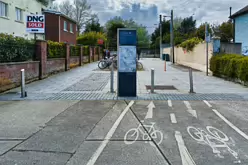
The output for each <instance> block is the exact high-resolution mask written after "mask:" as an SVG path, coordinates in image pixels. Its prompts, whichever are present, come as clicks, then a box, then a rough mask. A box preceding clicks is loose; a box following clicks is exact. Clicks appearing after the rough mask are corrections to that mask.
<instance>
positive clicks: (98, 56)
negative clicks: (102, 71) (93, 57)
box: [98, 46, 101, 61]
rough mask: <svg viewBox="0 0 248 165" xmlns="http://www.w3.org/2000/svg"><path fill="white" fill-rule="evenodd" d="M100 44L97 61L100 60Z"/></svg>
mask: <svg viewBox="0 0 248 165" xmlns="http://www.w3.org/2000/svg"><path fill="white" fill-rule="evenodd" d="M100 50H101V49H100V46H99V47H98V61H100Z"/></svg>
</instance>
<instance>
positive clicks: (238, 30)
mask: <svg viewBox="0 0 248 165" xmlns="http://www.w3.org/2000/svg"><path fill="white" fill-rule="evenodd" d="M247 27H248V14H245V15H242V16H239V17H237V18H235V42H237V43H239V42H240V43H242V53H243V54H245V55H248V28H247Z"/></svg>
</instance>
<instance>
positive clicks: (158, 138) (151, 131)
mask: <svg viewBox="0 0 248 165" xmlns="http://www.w3.org/2000/svg"><path fill="white" fill-rule="evenodd" d="M154 125H155V123H153V122H151V124H150V125H143V126H144V127H145V129H146V130H147V132H148V133H147V132H146V131H144V130H143V129H142V128H143V127H142V125H141V124H139V126H138V128H132V129H130V130H128V131H127V133H126V134H125V136H124V143H125V144H133V143H134V142H135V141H136V140H137V139H138V138H139V134H140V133H141V135H142V140H144V141H146V142H147V141H149V143H150V145H152V146H155V145H154V144H153V142H152V141H151V140H152V139H153V140H155V142H156V143H157V145H159V144H160V143H161V142H162V141H163V133H162V132H161V131H158V130H155V128H154ZM149 135H150V136H149ZM151 138H152V139H151ZM128 139H130V140H128Z"/></svg>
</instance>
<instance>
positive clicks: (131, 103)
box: [87, 101, 134, 165]
mask: <svg viewBox="0 0 248 165" xmlns="http://www.w3.org/2000/svg"><path fill="white" fill-rule="evenodd" d="M133 103H134V101H130V103H129V104H128V106H127V107H126V108H125V109H124V111H123V112H122V113H121V114H120V116H119V117H118V119H117V120H116V121H115V123H114V125H113V126H112V128H111V129H110V130H109V132H108V134H107V135H106V137H105V139H104V140H103V141H102V143H101V145H100V146H99V147H98V148H97V150H96V152H95V153H94V154H93V155H92V156H91V158H90V160H89V161H88V163H87V165H94V164H95V162H96V160H97V159H98V157H99V156H100V155H101V153H102V151H103V150H104V148H105V147H106V145H107V144H108V142H109V140H110V139H111V137H112V136H113V134H114V132H115V130H116V129H117V127H118V126H119V124H120V122H121V120H122V119H123V117H124V116H125V114H126V113H127V112H128V110H129V108H130V107H131V106H132V105H133Z"/></svg>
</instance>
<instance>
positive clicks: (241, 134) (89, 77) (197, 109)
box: [0, 59, 248, 165]
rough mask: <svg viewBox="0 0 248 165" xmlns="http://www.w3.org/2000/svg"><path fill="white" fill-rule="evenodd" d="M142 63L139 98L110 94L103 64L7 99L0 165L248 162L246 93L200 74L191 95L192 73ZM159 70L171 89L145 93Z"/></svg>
mask: <svg viewBox="0 0 248 165" xmlns="http://www.w3.org/2000/svg"><path fill="white" fill-rule="evenodd" d="M141 62H142V63H143V65H144V67H145V70H144V71H139V72H138V73H137V74H138V77H137V78H138V80H137V84H138V96H137V97H134V98H120V97H117V96H116V93H110V92H109V81H110V80H109V76H110V74H109V71H99V70H97V69H96V64H97V63H92V64H88V65H87V66H84V67H78V68H75V69H72V70H70V71H68V72H64V73H60V74H57V75H54V76H51V77H49V78H47V79H44V80H41V81H36V82H33V83H30V84H27V92H28V97H27V98H20V94H19V93H18V92H19V91H20V88H15V89H12V90H10V91H7V92H6V93H4V94H2V95H0V100H1V101H0V164H1V165H2V164H3V165H30V164H36V165H117V164H118V165H153V164H154V165H157V164H161V165H162V164H163V165H212V164H214V165H215V164H216V165H233V164H242V165H247V164H248V154H247V153H248V129H247V124H248V111H247V107H248V102H247V99H248V97H247V96H248V90H247V88H246V87H244V86H242V85H240V84H235V83H232V82H228V81H225V80H222V79H219V78H216V77H212V76H208V77H207V76H205V74H204V73H202V72H199V71H196V70H194V71H193V77H194V91H195V92H196V93H195V94H189V93H188V90H189V84H188V74H189V73H188V68H186V67H182V66H177V65H171V64H170V63H167V67H166V72H164V70H163V69H164V62H163V61H161V60H159V59H142V60H141ZM151 68H154V70H155V85H162V86H167V89H166V90H155V93H153V94H151V93H150V91H149V90H147V89H146V88H145V85H149V83H150V69H151ZM115 80H116V77H115ZM116 83H117V82H116V81H115V84H116ZM171 86H172V87H173V88H171V89H168V87H171ZM115 90H116V87H115Z"/></svg>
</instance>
